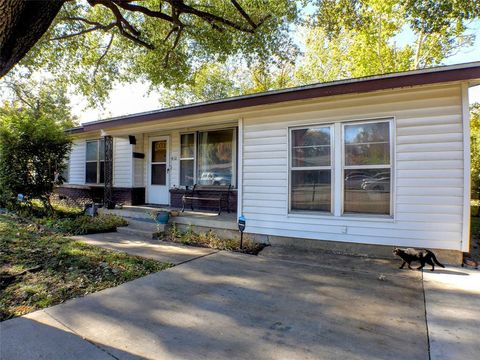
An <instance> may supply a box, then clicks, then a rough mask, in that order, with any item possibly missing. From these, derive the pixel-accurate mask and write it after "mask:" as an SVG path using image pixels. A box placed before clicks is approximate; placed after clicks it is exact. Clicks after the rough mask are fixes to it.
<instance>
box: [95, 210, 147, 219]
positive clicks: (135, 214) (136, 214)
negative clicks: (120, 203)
mask: <svg viewBox="0 0 480 360" xmlns="http://www.w3.org/2000/svg"><path fill="white" fill-rule="evenodd" d="M99 213H103V214H113V215H118V216H121V217H124V218H127V219H128V218H130V219H143V220H152V221H153V219H152V217H151V215H150V214H149V213H148V212H147V211H132V210H127V209H112V210H108V209H99Z"/></svg>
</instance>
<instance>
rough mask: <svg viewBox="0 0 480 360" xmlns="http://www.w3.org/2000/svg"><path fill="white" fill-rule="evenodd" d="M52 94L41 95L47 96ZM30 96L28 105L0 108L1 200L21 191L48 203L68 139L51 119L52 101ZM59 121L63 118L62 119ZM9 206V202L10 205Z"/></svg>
mask: <svg viewBox="0 0 480 360" xmlns="http://www.w3.org/2000/svg"><path fill="white" fill-rule="evenodd" d="M51 95H52V94H48V95H46V94H44V95H43V96H42V95H41V98H42V97H43V98H44V99H45V98H46V99H50V100H52V98H51ZM41 98H31V99H29V100H30V101H29V102H28V104H30V105H31V106H28V105H26V104H27V102H24V103H23V107H20V106H19V103H14V104H13V105H8V104H5V105H4V106H3V108H1V109H0V192H1V193H2V195H1V198H3V201H4V202H11V201H13V198H14V197H15V196H16V195H17V194H19V193H21V194H24V195H25V197H26V199H27V200H31V199H34V198H38V199H40V200H42V201H43V202H45V203H48V196H49V195H50V194H51V192H52V191H53V186H54V184H55V183H56V182H61V181H60V180H59V174H61V172H62V171H63V169H64V168H65V162H64V161H65V157H66V156H67V154H68V152H69V151H70V146H71V141H70V139H69V138H68V136H67V135H66V134H65V132H64V127H63V125H64V123H59V122H57V121H56V119H55V114H56V115H57V116H62V115H65V113H64V111H65V110H66V109H65V108H63V109H61V108H60V110H59V111H58V112H57V113H56V108H55V101H52V102H47V103H42V102H41V101H40V99H41ZM62 121H63V122H64V121H66V119H63V120H62ZM10 205H11V204H10Z"/></svg>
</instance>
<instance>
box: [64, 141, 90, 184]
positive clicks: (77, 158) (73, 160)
mask: <svg viewBox="0 0 480 360" xmlns="http://www.w3.org/2000/svg"><path fill="white" fill-rule="evenodd" d="M85 153H86V143H85V140H74V141H73V144H72V150H71V151H70V157H69V174H68V175H69V176H68V183H69V184H75V185H83V184H85Z"/></svg>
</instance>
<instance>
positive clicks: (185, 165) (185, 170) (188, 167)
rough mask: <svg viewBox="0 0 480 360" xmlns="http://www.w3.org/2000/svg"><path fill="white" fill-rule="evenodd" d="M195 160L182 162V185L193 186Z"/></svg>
mask: <svg viewBox="0 0 480 360" xmlns="http://www.w3.org/2000/svg"><path fill="white" fill-rule="evenodd" d="M193 166H194V161H193V160H180V185H182V186H187V185H188V186H191V185H193Z"/></svg>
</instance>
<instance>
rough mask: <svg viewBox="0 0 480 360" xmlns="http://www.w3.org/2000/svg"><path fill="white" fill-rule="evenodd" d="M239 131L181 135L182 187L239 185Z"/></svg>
mask: <svg viewBox="0 0 480 360" xmlns="http://www.w3.org/2000/svg"><path fill="white" fill-rule="evenodd" d="M236 146H237V139H236V129H235V128H227V129H217V130H205V131H197V132H195V133H185V134H181V135H180V158H179V160H180V181H179V184H180V185H181V186H192V185H193V184H195V183H197V184H199V185H212V186H217V185H223V186H224V185H232V186H235V185H236V165H237V164H236V161H237V158H236V151H237V149H236Z"/></svg>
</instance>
